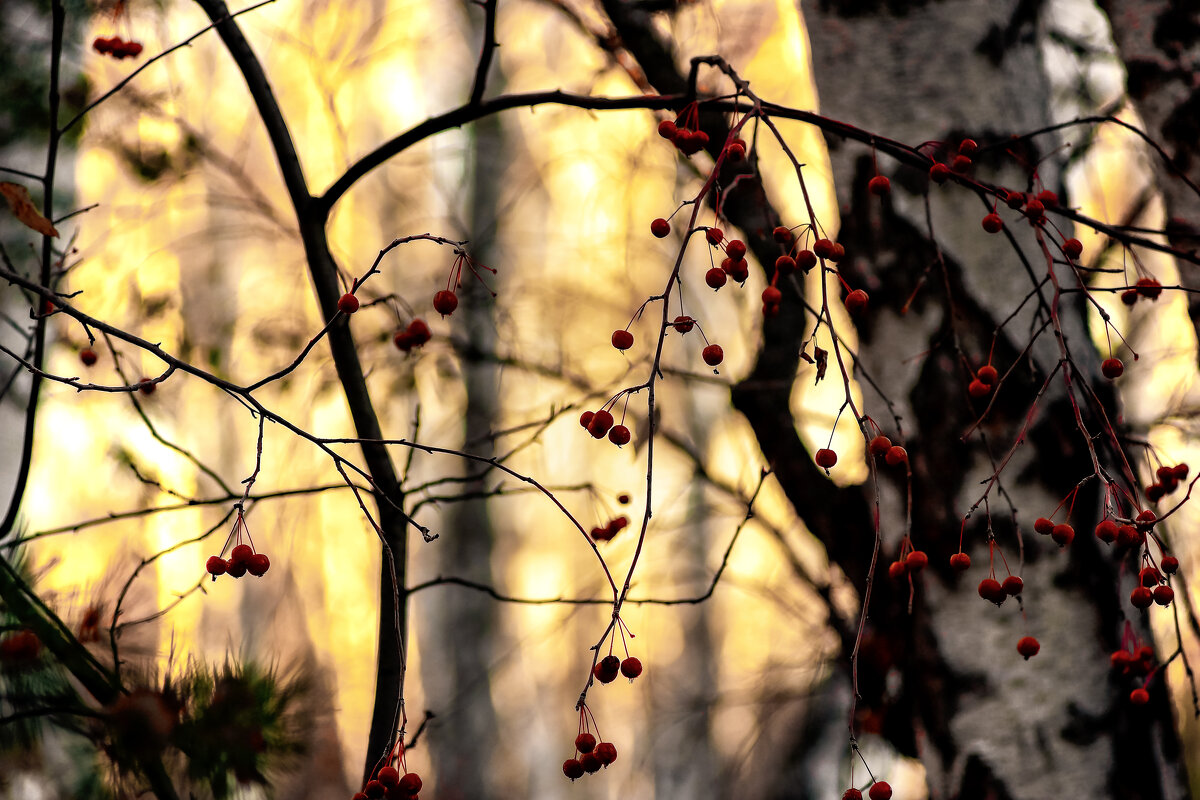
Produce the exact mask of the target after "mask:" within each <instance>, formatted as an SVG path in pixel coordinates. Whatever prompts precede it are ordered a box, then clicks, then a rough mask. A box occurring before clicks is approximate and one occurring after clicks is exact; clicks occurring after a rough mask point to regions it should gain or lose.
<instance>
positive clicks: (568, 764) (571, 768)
mask: <svg viewBox="0 0 1200 800" xmlns="http://www.w3.org/2000/svg"><path fill="white" fill-rule="evenodd" d="M664 124H666V123H664ZM563 775H566V776H567V777H568V778H570V779H571V780H573V781H574V780H578V779H580V778H582V777H583V764H580V763H579V759H576V758H568V759H567V760H566V761H564V762H563Z"/></svg>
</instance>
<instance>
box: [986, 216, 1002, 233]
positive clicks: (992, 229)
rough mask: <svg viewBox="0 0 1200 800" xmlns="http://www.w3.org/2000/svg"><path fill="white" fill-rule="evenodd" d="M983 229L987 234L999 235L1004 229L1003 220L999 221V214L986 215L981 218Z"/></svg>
mask: <svg viewBox="0 0 1200 800" xmlns="http://www.w3.org/2000/svg"><path fill="white" fill-rule="evenodd" d="M983 229H984V230H985V231H987V232H988V233H999V232H1000V231H1001V230H1003V229H1004V220H1002V219H1000V215H999V214H996V213H991V214H988V215H987V216H986V217H984V218H983Z"/></svg>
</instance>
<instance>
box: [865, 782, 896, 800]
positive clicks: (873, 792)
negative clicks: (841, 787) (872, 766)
mask: <svg viewBox="0 0 1200 800" xmlns="http://www.w3.org/2000/svg"><path fill="white" fill-rule="evenodd" d="M867 797H869V798H871V800H892V785H891V784H890V783H888V782H887V781H875V783H873V784H871V788H870V789H868V790H867Z"/></svg>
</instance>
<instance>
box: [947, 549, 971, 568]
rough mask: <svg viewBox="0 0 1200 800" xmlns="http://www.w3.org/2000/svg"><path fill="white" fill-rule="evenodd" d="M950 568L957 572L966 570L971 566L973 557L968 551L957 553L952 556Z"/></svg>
mask: <svg viewBox="0 0 1200 800" xmlns="http://www.w3.org/2000/svg"><path fill="white" fill-rule="evenodd" d="M950 568H951V569H953V570H955V571H957V572H966V571H967V570H969V569H970V568H971V557H970V556H969V555H967V554H966V553H955V554H954V555H952V556H950Z"/></svg>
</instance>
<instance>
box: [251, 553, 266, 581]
mask: <svg viewBox="0 0 1200 800" xmlns="http://www.w3.org/2000/svg"><path fill="white" fill-rule="evenodd" d="M270 568H271V559H269V558H267V556H266V554H265V553H255V554H254V555H252V556H250V560H249V561H247V562H246V571H247V572H249V573H250V574H251V575H253V576H254V577H256V578H261V577H262V576H263V575H266V574H267V570H269V569H270Z"/></svg>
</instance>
